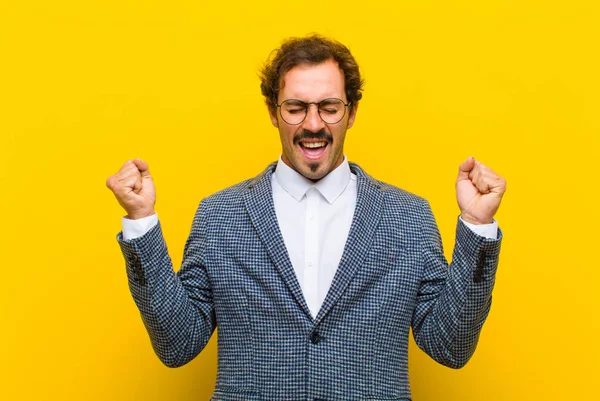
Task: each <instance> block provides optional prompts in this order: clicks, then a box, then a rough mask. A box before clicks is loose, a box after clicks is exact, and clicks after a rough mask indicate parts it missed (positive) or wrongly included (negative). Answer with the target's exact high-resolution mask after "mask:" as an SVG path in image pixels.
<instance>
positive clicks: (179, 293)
mask: <svg viewBox="0 0 600 401" xmlns="http://www.w3.org/2000/svg"><path fill="white" fill-rule="evenodd" d="M261 88H262V92H263V94H264V95H265V98H266V103H267V107H268V109H269V113H270V117H271V121H272V123H273V125H274V126H275V127H277V128H278V130H279V135H280V139H281V144H282V153H281V157H280V159H279V162H278V163H273V164H271V165H269V166H268V167H267V169H266V170H265V171H264V172H263V173H261V174H260V175H258V176H257V177H255V178H253V179H250V180H247V181H244V182H242V183H240V184H238V185H235V186H233V187H231V188H227V189H225V190H223V191H221V192H219V193H217V194H214V195H212V196H210V197H208V198H206V199H204V200H203V201H202V202H201V203H200V206H199V208H198V211H197V213H196V216H195V218H194V222H193V226H192V230H191V233H190V236H189V238H188V240H187V242H186V246H185V251H184V259H183V264H182V267H181V269H180V270H179V271H178V273H174V271H173V268H172V265H171V259H170V257H169V255H168V253H167V248H166V245H165V242H164V240H163V236H162V233H161V228H160V224H159V223H158V218H157V217H156V215H155V213H154V203H155V199H156V198H155V188H154V185H153V182H152V178H151V175H150V172H149V169H148V164H147V163H145V162H143V161H141V160H139V159H136V160H133V161H128V162H127V163H125V164H124V165H123V167H122V168H121V169H120V170H119V172H117V174H115V175H113V176H111V177H110V178H109V179H108V180H107V185H108V187H109V188H110V189H111V190H112V191H113V192H114V194H115V196H116V197H117V199H118V201H119V203H120V204H121V205H122V206H123V208H124V209H125V210H126V212H127V217H126V218H124V219H123V224H124V229H123V232H122V233H120V234H119V236H118V240H119V243H120V245H121V249H122V251H123V254H124V256H125V259H126V265H127V273H128V277H129V284H130V288H131V292H132V295H133V298H134V300H135V302H136V304H137V306H138V307H139V309H140V312H141V315H142V319H143V321H144V323H145V325H146V328H147V330H148V333H149V335H150V339H151V341H152V345H153V347H154V350H155V351H156V353H157V355H158V356H159V358H160V359H161V360H162V361H163V363H165V364H166V365H167V366H172V367H174V366H180V365H183V364H185V363H187V362H189V361H190V360H191V359H193V358H194V357H195V356H196V355H198V353H199V352H200V351H202V349H203V348H204V346H205V345H206V343H207V342H208V340H209V338H210V336H211V334H212V332H213V331H214V329H215V328H216V327H217V326H218V327H219V330H218V336H219V339H218V347H219V349H218V359H219V364H218V375H217V382H216V388H215V392H214V395H213V399H214V400H286V401H289V400H317V399H320V400H363V399H364V400H392V399H393V400H401V399H410V397H411V395H410V388H409V380H408V361H407V355H408V335H409V328H410V327H411V326H412V328H413V335H414V338H415V340H416V343H417V344H418V345H419V347H420V348H422V349H423V350H424V351H425V352H427V353H428V354H429V355H430V356H431V357H433V358H434V359H435V360H436V361H438V362H440V363H442V364H444V365H447V366H450V367H454V368H459V367H461V366H463V365H464V364H465V363H466V362H467V361H468V359H469V358H470V357H471V355H472V354H473V352H474V350H475V346H476V343H477V340H478V337H479V333H480V330H481V327H482V325H483V323H484V320H485V318H486V316H487V314H488V311H489V308H490V304H491V291H492V288H493V285H494V279H495V271H496V267H497V263H498V253H499V250H500V237H501V235H498V232H497V225H496V223H495V221H493V216H494V214H495V212H496V210H497V209H498V207H499V204H500V200H501V198H502V195H503V193H504V191H505V182H504V180H503V179H502V178H501V177H500V176H498V175H497V174H495V173H494V172H493V171H492V170H490V169H489V168H487V167H486V166H484V165H483V164H481V163H479V162H476V161H475V160H474V159H473V158H469V159H467V160H466V161H465V162H463V163H462V164H461V165H460V168H459V173H458V178H457V181H456V191H457V200H458V204H459V207H460V210H461V215H460V218H459V221H458V225H457V234H456V245H455V249H454V255H453V262H452V265H451V266H448V265H447V263H446V260H445V258H444V255H443V251H442V244H441V240H440V237H439V233H438V229H437V226H436V223H435V220H434V218H433V215H432V213H431V210H430V208H429V205H428V203H427V202H426V201H425V200H423V199H421V198H419V197H417V196H415V195H413V194H410V193H408V192H405V191H403V190H401V189H399V188H395V187H393V186H390V185H387V184H385V183H382V182H380V181H377V180H375V179H374V178H372V177H370V176H369V175H367V174H366V173H365V172H364V171H363V170H362V169H361V168H360V167H359V166H357V165H356V164H353V163H348V162H347V161H346V159H345V156H344V152H343V145H344V139H345V134H346V130H347V129H348V128H350V127H352V125H353V123H354V121H355V118H356V115H357V109H358V102H359V100H360V98H361V91H362V80H361V78H360V74H359V71H358V66H357V65H356V62H355V60H354V58H353V57H352V55H351V54H350V52H349V51H348V49H347V48H346V47H345V46H343V45H341V44H340V43H338V42H335V41H332V40H329V39H326V38H323V37H320V36H316V35H315V36H310V37H306V38H299V39H290V40H288V41H286V42H285V43H284V44H283V45H282V47H281V48H280V49H278V51H277V53H276V54H275V56H274V57H273V58H272V59H271V60H270V62H269V63H268V64H267V65H266V66H265V68H264V70H263V74H262V84H261Z"/></svg>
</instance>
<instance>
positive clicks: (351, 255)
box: [315, 163, 384, 324]
mask: <svg viewBox="0 0 600 401" xmlns="http://www.w3.org/2000/svg"><path fill="white" fill-rule="evenodd" d="M350 169H351V170H352V172H353V173H354V174H356V179H357V182H356V189H357V195H356V209H355V210H354V217H353V219H352V224H351V225H350V232H349V234H348V240H347V241H346V245H345V247H344V252H343V253H342V259H341V260H340V265H339V266H338V270H337V272H336V273H335V276H334V278H333V282H332V283H331V287H330V288H329V292H328V293H327V296H326V297H325V301H324V302H323V305H322V306H321V309H320V310H319V313H318V314H317V317H316V319H315V324H319V322H320V321H321V320H322V319H323V317H325V315H327V313H328V312H329V311H330V310H331V308H332V307H333V305H335V303H336V302H337V300H338V299H339V298H340V297H341V296H342V294H343V293H344V291H345V289H346V287H347V286H348V284H350V281H351V280H352V277H353V276H354V274H355V273H356V271H357V270H358V268H359V266H360V265H361V264H362V261H363V259H364V257H365V256H366V255H367V251H368V250H369V248H370V246H371V243H372V239H373V237H374V235H373V234H374V233H375V230H376V228H377V226H378V224H379V219H380V218H381V212H382V210H383V203H384V193H383V191H382V190H381V184H380V183H379V182H377V181H375V180H374V179H373V178H371V177H370V176H368V175H367V174H365V173H364V172H363V171H362V170H361V169H360V167H358V166H357V165H356V164H354V163H350Z"/></svg>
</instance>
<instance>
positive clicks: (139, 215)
mask: <svg viewBox="0 0 600 401" xmlns="http://www.w3.org/2000/svg"><path fill="white" fill-rule="evenodd" d="M155 213H156V212H155V211H154V209H153V210H150V211H145V212H142V211H139V212H135V213H128V214H127V216H125V218H126V219H129V220H139V219H143V218H144V217H149V216H152V215H153V214H155Z"/></svg>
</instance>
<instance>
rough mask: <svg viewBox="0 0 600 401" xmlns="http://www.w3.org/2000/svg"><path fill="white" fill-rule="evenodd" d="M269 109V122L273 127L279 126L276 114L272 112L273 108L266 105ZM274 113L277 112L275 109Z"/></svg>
mask: <svg viewBox="0 0 600 401" xmlns="http://www.w3.org/2000/svg"><path fill="white" fill-rule="evenodd" d="M268 109H269V117H270V118H271V124H273V126H274V127H275V128H279V121H278V120H277V114H274V112H273V110H272V109H271V108H270V107H268ZM275 113H277V111H275Z"/></svg>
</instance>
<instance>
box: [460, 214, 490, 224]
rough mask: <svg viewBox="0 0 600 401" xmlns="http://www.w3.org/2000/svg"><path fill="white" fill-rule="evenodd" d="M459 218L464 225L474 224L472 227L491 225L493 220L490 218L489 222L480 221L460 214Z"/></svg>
mask: <svg viewBox="0 0 600 401" xmlns="http://www.w3.org/2000/svg"><path fill="white" fill-rule="evenodd" d="M460 218H461V219H462V221H464V222H465V223H469V224H474V225H481V224H492V223H493V222H494V219H493V218H491V219H489V220H480V219H477V218H475V217H473V216H470V215H468V214H465V213H462V214H461V215H460Z"/></svg>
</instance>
